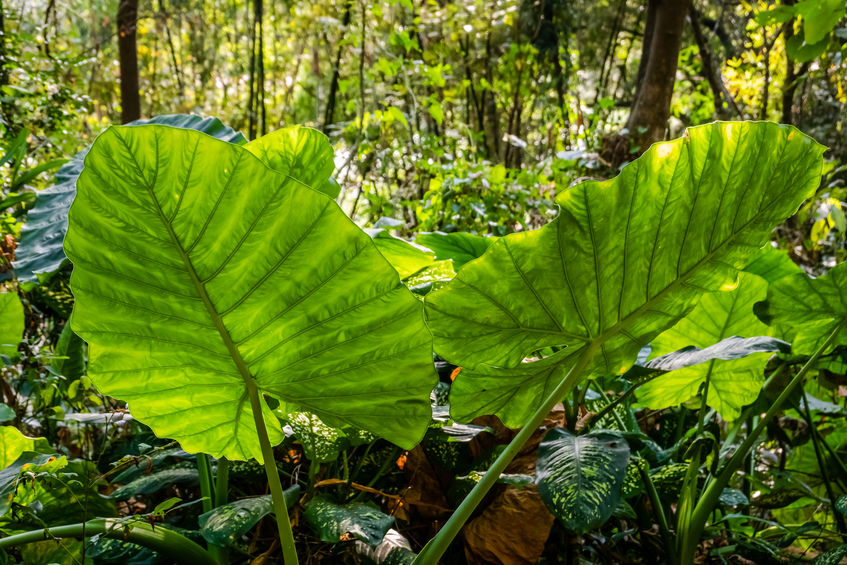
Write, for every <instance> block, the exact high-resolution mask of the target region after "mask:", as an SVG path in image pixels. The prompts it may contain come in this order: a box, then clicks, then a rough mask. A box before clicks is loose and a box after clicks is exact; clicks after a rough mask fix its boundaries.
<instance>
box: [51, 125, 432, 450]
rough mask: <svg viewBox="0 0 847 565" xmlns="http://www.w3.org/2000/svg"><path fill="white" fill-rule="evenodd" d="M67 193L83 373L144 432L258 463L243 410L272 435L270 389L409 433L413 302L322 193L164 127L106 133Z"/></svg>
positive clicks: (414, 405)
mask: <svg viewBox="0 0 847 565" xmlns="http://www.w3.org/2000/svg"><path fill="white" fill-rule="evenodd" d="M78 189H79V190H78V194H77V197H76V199H75V201H74V204H73V206H72V207H71V211H70V227H69V230H68V235H67V238H66V239H65V250H66V252H67V254H68V257H69V258H70V259H71V260H72V261H73V263H74V272H73V275H72V277H71V287H72V289H73V292H74V296H75V298H76V302H75V307H74V308H75V309H74V314H73V318H72V327H73V330H74V331H75V332H76V333H77V334H79V335H80V337H82V338H83V339H85V340H86V341H87V342H88V343H89V346H90V348H89V352H90V356H89V374H90V376H91V378H92V379H93V381H94V384H95V385H96V386H97V387H98V389H99V390H100V391H101V392H103V393H105V394H108V395H111V396H114V397H116V398H119V399H121V400H125V401H127V402H128V404H129V407H130V409H131V411H132V413H133V415H134V416H135V417H136V418H138V419H139V420H141V421H142V422H144V423H145V424H147V425H149V426H150V427H151V428H152V429H153V431H154V432H155V433H157V434H158V435H160V436H163V437H170V438H173V439H176V440H178V441H179V442H180V443H181V444H182V446H183V448H184V449H185V450H186V451H190V452H199V451H203V452H206V453H210V454H212V455H214V456H215V457H224V456H225V457H228V458H230V459H245V458H249V457H255V458H257V459H261V452H260V445H259V440H258V437H257V429H256V424H255V420H254V418H256V417H257V416H259V414H258V413H257V412H258V410H261V412H262V414H263V415H264V419H265V421H266V422H267V424H268V427H269V435H270V439H271V441H272V442H274V443H276V442H279V441H280V440H281V439H282V437H283V432H282V430H281V429H280V426H279V424H278V421H277V419H276V418H275V417H274V415H273V413H272V412H271V411H270V409H269V407H268V405H267V403H266V399H267V398H272V399H274V400H275V401H277V402H280V403H283V404H284V405H285V406H286V408H288V409H289V411H293V410H296V409H301V410H307V411H309V412H312V413H314V414H316V415H317V416H319V417H320V418H321V419H322V420H324V421H326V422H327V423H329V424H331V425H338V424H340V423H347V424H350V425H352V426H355V427H358V428H362V429H365V430H370V431H373V432H375V433H377V434H379V435H381V436H382V437H384V438H386V439H388V440H390V441H393V442H395V443H397V444H398V445H400V446H405V447H407V448H411V447H412V446H413V445H414V444H416V443H417V442H418V441H419V440H420V438H421V436H422V435H423V433H424V431H425V430H426V427H427V425H428V423H429V420H430V406H429V392H430V391H431V390H432V387H433V386H434V384H435V380H436V378H435V372H434V370H433V366H432V353H431V344H430V338H429V335H428V333H427V331H426V328H425V326H424V324H423V317H422V312H421V304H420V302H419V301H418V300H417V299H416V298H414V296H413V295H412V294H411V293H410V292H409V291H408V290H407V289H406V288H405V287H404V286H403V285H402V284H401V283H400V280H399V279H398V277H397V274H396V272H395V271H394V269H393V268H392V267H391V265H389V264H388V263H387V262H386V261H385V260H384V259H383V258H382V256H381V255H380V253H379V252H378V251H377V249H376V248H375V247H374V245H373V243H372V242H371V239H370V238H369V237H368V236H367V235H366V234H365V233H364V232H362V231H361V230H360V229H359V228H357V227H356V226H355V225H354V224H353V223H352V222H351V221H350V220H349V219H348V218H347V217H346V216H345V215H344V214H343V212H342V211H341V209H340V208H339V207H338V206H337V205H336V204H335V203H334V202H333V201H332V200H331V199H329V198H328V197H327V196H326V195H324V194H322V193H321V192H318V191H317V190H313V189H312V188H310V187H308V186H304V185H303V184H302V183H301V182H298V181H296V180H294V179H293V178H292V177H290V176H288V175H283V174H280V173H278V172H276V171H275V170H272V169H270V168H268V167H267V166H266V165H264V164H263V163H262V162H261V161H260V160H259V159H257V158H256V157H255V156H254V155H253V154H252V153H251V152H250V151H248V150H247V149H245V148H243V147H240V146H237V145H233V144H230V143H224V142H221V141H218V140H215V139H213V138H211V137H209V136H206V135H203V134H201V133H198V132H195V131H191V130H182V129H175V128H167V127H162V126H144V127H115V128H111V129H109V130H108V131H106V132H105V133H104V134H102V135H101V136H100V137H99V138H98V139H97V141H96V142H95V144H94V146H93V147H92V150H91V152H90V153H89V154H88V156H87V158H86V161H85V169H84V170H83V172H82V174H81V175H80V178H79V182H78ZM253 406H256V407H257V412H254V411H253Z"/></svg>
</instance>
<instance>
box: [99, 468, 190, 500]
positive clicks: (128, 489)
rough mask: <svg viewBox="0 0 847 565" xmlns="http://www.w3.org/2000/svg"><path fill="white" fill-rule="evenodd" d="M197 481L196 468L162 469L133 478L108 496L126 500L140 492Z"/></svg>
mask: <svg viewBox="0 0 847 565" xmlns="http://www.w3.org/2000/svg"><path fill="white" fill-rule="evenodd" d="M197 482H198V477H197V469H196V468H189V469H180V468H176V469H163V470H162V471H155V472H153V473H150V474H149V475H144V476H142V477H139V478H137V479H134V480H133V481H131V482H129V483H127V484H125V485H123V486H122V487H120V488H118V489H117V490H115V492H113V493H112V494H111V495H110V496H111V497H112V498H114V499H115V500H126V499H128V498H130V497H133V496H138V495H140V494H153V493H154V492H158V491H159V490H161V489H163V488H165V487H169V486H171V485H173V484H188V485H196V484H197Z"/></svg>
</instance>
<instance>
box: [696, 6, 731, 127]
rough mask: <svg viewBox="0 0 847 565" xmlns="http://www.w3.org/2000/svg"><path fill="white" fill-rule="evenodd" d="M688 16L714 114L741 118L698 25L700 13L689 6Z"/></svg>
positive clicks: (721, 116)
mask: <svg viewBox="0 0 847 565" xmlns="http://www.w3.org/2000/svg"><path fill="white" fill-rule="evenodd" d="M688 17H689V21H690V22H691V31H692V33H693V34H694V41H696V42H697V50H698V51H699V52H700V62H701V64H702V65H703V74H704V75H706V80H708V81H709V88H710V89H711V90H712V98H713V99H714V103H715V115H716V116H717V117H718V119H721V120H728V119H729V118H731V117H732V115H733V114H735V116H737V117H739V118H741V117H742V116H741V110H740V109H739V108H738V105H736V103H735V100H734V99H733V98H732V95H731V94H730V93H729V91H727V89H726V87H725V86H724V84H723V80H722V79H721V72H720V64H719V63H718V64H716V63H715V61H714V59H713V58H712V50H711V49H710V48H709V42H708V40H707V39H706V36H705V35H704V34H703V29H702V28H701V27H700V13H699V12H698V11H697V9H696V8H694V6H691V8H690V9H689V14H688Z"/></svg>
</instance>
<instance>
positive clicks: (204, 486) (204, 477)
mask: <svg viewBox="0 0 847 565" xmlns="http://www.w3.org/2000/svg"><path fill="white" fill-rule="evenodd" d="M197 475H198V476H199V478H200V494H201V496H202V497H203V512H204V513H205V512H211V511H212V509H214V508H215V506H216V504H215V489H214V486H213V485H212V463H211V461H210V460H209V456H208V455H207V454H206V453H198V454H197ZM208 547H209V555H211V556H212V557H213V558H214V560H215V561H216V562H217V563H220V564H221V565H224V564H225V563H226V561H225V554H224V553H223V551H224V548H222V547H220V546H219V545H214V544H211V543H210V544H208Z"/></svg>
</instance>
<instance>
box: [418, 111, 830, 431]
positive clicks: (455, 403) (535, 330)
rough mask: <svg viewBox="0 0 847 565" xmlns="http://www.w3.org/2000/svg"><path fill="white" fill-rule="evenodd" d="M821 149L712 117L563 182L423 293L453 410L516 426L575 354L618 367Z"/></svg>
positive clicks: (804, 177) (692, 299)
mask: <svg viewBox="0 0 847 565" xmlns="http://www.w3.org/2000/svg"><path fill="white" fill-rule="evenodd" d="M822 151H823V147H822V146H820V145H818V144H817V143H815V142H814V141H813V140H812V139H810V138H809V137H807V136H805V135H803V134H802V133H800V132H799V131H797V130H796V129H794V128H792V127H790V126H780V125H776V124H770V123H715V124H709V125H706V126H699V127H696V128H691V129H689V130H687V132H686V134H685V136H684V137H683V138H681V139H678V140H675V141H672V142H667V143H659V144H656V145H653V146H652V147H651V148H650V149H649V150H648V151H647V152H646V153H645V154H644V155H643V156H641V157H640V158H639V159H637V160H636V161H634V162H633V163H631V164H629V165H628V166H626V167H625V168H624V169H623V170H622V171H621V174H620V175H618V176H617V177H616V178H614V179H611V180H609V181H604V182H593V181H592V182H585V183H582V184H580V185H577V186H575V187H573V188H571V189H568V190H567V191H565V192H563V193H562V194H560V195H559V196H558V199H557V201H558V203H559V205H560V207H561V211H560V213H559V216H558V217H557V218H556V219H555V220H554V221H552V222H551V223H550V224H548V225H546V226H544V227H543V228H541V229H538V230H533V231H529V232H525V233H518V234H512V235H509V236H506V237H504V238H502V239H500V240H498V241H497V242H496V243H494V244H493V245H492V246H491V248H490V249H489V250H488V251H487V252H486V253H485V255H483V256H482V257H480V258H479V259H477V260H475V261H472V262H470V263H468V264H467V265H465V266H464V267H463V268H462V269H461V271H460V272H459V274H458V275H457V277H456V278H455V279H453V280H452V281H451V282H450V283H449V284H448V285H447V287H446V288H444V289H443V290H440V291H438V292H434V293H432V294H430V295H428V296H427V298H426V304H427V318H428V323H429V326H430V329H431V330H432V332H433V336H434V338H435V349H436V352H438V353H439V354H440V355H441V356H442V357H445V358H446V359H448V360H449V361H451V362H452V363H455V364H457V365H461V366H463V367H464V370H463V371H462V373H461V374H460V375H459V376H458V378H457V379H456V381H455V383H454V385H453V390H452V393H451V397H452V400H451V409H452V413H453V416H454V417H455V418H456V419H457V420H462V421H466V420H468V419H470V418H472V417H475V416H478V415H481V414H492V413H493V414H497V415H498V416H500V417H501V419H503V421H504V422H505V423H506V425H509V426H513V427H517V426H520V425H523V423H524V422H525V421H526V420H527V418H528V416H529V415H530V414H532V412H533V411H534V410H535V407H536V405H537V403H538V402H539V401H540V400H541V399H543V398H546V397H547V396H548V395H549V394H550V393H551V392H552V391H553V390H554V389H555V388H556V387H557V386H558V385H559V384H560V383H562V381H563V379H564V377H565V375H566V374H567V372H568V370H569V369H571V368H572V367H574V366H576V365H577V364H581V365H583V366H586V371H584V372H583V374H584V375H587V374H589V373H594V374H602V373H606V374H608V373H618V372H621V371H623V370H626V369H627V368H628V367H629V366H630V365H631V364H632V363H633V361H634V360H635V358H636V355H637V353H638V351H639V350H640V349H641V348H642V347H643V346H644V345H645V344H647V343H648V342H649V341H650V340H652V339H653V338H654V337H656V336H657V335H658V334H660V333H661V332H662V331H664V330H665V329H667V328H669V327H670V326H672V325H673V324H674V323H676V322H677V320H679V319H680V318H681V317H683V316H684V315H686V314H687V313H688V311H690V310H691V309H692V308H693V307H694V306H695V305H696V303H697V301H698V300H699V298H700V296H702V295H703V294H704V293H705V292H708V291H716V290H718V289H720V288H721V287H722V286H724V285H726V284H731V283H732V282H733V281H734V280H735V277H736V269H738V268H741V267H743V266H744V265H745V264H746V263H747V261H748V260H749V258H750V257H751V255H753V254H755V253H757V252H758V249H759V248H760V247H761V246H762V245H763V244H764V243H765V242H766V241H767V238H768V235H769V234H770V231H771V229H772V228H773V227H774V226H775V225H777V224H778V223H780V222H781V221H782V220H783V219H785V218H786V217H787V216H789V215H790V214H792V213H793V212H794V211H795V210H796V209H797V207H798V206H799V205H800V203H802V201H803V200H804V199H806V198H807V197H809V196H810V195H812V194H813V192H814V190H815V189H816V188H817V186H818V183H819V180H820V170H821V153H822ZM547 346H556V347H558V348H559V349H558V350H557V351H556V352H555V353H553V354H552V355H550V356H548V357H546V358H543V359H541V360H537V361H530V359H532V358H535V357H537V354H536V352H537V351H539V350H541V349H542V348H545V347H547ZM525 360H526V361H525Z"/></svg>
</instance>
